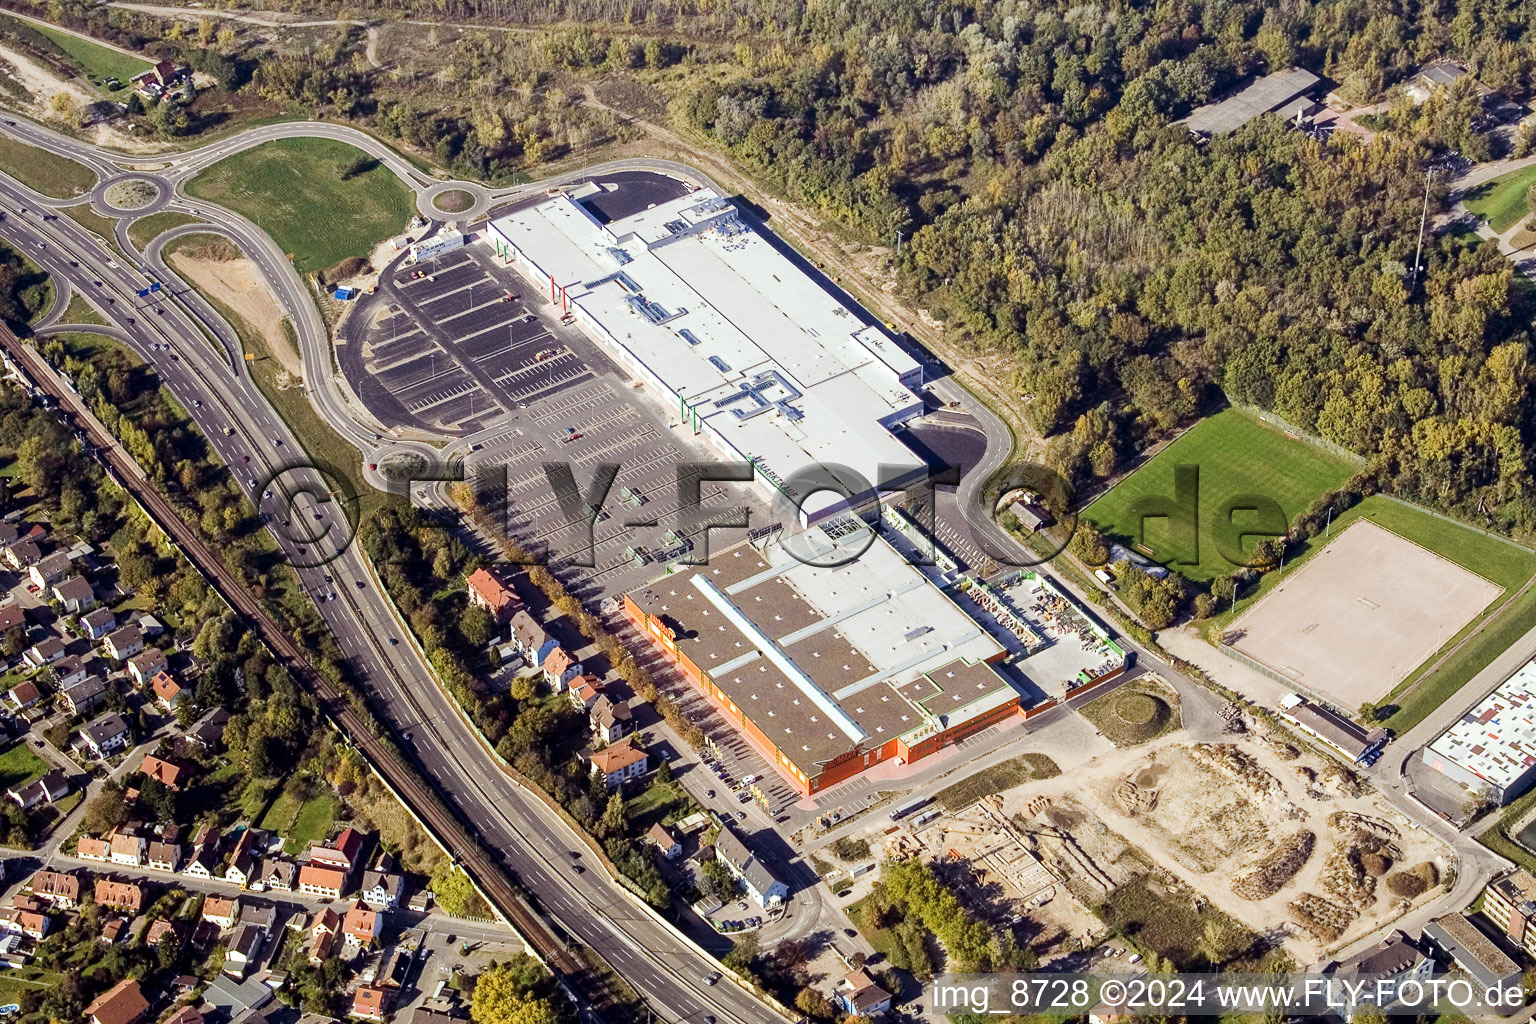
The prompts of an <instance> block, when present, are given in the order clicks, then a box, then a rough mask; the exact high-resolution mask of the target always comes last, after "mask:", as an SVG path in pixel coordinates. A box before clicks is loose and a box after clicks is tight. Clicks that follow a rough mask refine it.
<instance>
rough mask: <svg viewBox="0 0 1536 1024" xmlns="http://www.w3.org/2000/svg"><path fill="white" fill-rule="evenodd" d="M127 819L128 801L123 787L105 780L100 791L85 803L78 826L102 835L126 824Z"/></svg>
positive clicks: (93, 833)
mask: <svg viewBox="0 0 1536 1024" xmlns="http://www.w3.org/2000/svg"><path fill="white" fill-rule="evenodd" d="M127 821H128V802H127V800H126V799H125V798H124V795H123V787H122V785H121V784H120V783H117V782H113V781H110V780H109V781H107V782H106V783H104V784H103V785H102V787H101V792H99V793H97V794H96V795H95V796H94V797H92V798H91V802H90V803H89V804H88V805H86V808H85V816H84V818H82V819H81V822H80V826H81V828H83V829H85V831H87V832H89V833H91V834H92V835H102V834H103V833H106V832H110V831H112V830H113V829H114V828H118V827H119V826H121V825H124V824H126V823H127Z"/></svg>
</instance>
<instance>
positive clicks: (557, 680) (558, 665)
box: [540, 645, 581, 693]
mask: <svg viewBox="0 0 1536 1024" xmlns="http://www.w3.org/2000/svg"><path fill="white" fill-rule="evenodd" d="M540 667H541V668H542V669H543V670H544V681H545V682H547V683H548V684H549V685H550V688H551V689H553V690H554V691H555V692H556V693H559V692H560V691H561V690H563V689H565V684H566V683H568V682H570V681H571V680H572V679H575V678H576V677H577V676H579V675H581V662H579V661H577V660H576V659H575V658H573V657H571V656H570V654H569V653H568V652H567V651H566V649H565V648H564V647H561V646H559V645H556V646H555V647H553V648H551V649H550V652H549V653H548V654H546V655H544V664H543V665H541V666H540Z"/></svg>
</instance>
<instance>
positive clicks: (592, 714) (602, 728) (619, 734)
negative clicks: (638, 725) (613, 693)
mask: <svg viewBox="0 0 1536 1024" xmlns="http://www.w3.org/2000/svg"><path fill="white" fill-rule="evenodd" d="M587 721H588V724H590V725H591V726H592V734H593V735H594V736H596V737H597V741H598V742H599V743H602V744H609V743H614V742H617V741H618V740H620V739H622V738H623V737H625V736H628V735H629V734H630V733H631V732H632V731H633V730H634V728H635V723H634V719H633V718H632V717H631V715H630V711H629V705H628V704H626V703H623V702H621V701H614V700H610V699H609V697H608V695H607V694H601V695H600V696H599V697H598V698H597V700H596V701H594V702H593V703H592V709H591V711H589V712H588V713H587Z"/></svg>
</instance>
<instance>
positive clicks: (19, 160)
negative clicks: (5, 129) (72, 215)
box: [0, 135, 96, 199]
mask: <svg viewBox="0 0 1536 1024" xmlns="http://www.w3.org/2000/svg"><path fill="white" fill-rule="evenodd" d="M0 171H4V172H5V173H6V174H9V175H10V176H11V177H13V178H15V179H16V180H17V181H19V182H21V183H22V184H23V185H28V186H30V187H31V188H33V189H35V190H36V191H38V192H41V193H42V194H43V195H45V196H52V197H53V198H54V199H73V198H74V197H75V196H78V195H80V194H81V193H83V192H88V191H90V189H91V187H92V186H93V185H95V184H96V175H95V174H93V173H92V172H91V169H90V168H89V167H86V166H85V165H84V164H77V163H75V162H74V161H73V160H69V159H67V158H65V157H62V156H55V155H54V154H52V153H50V152H48V151H47V150H45V149H38V148H37V147H36V146H29V145H27V144H26V143H25V142H17V141H16V140H15V139H13V138H10V137H9V136H5V135H0Z"/></svg>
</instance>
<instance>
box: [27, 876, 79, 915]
mask: <svg viewBox="0 0 1536 1024" xmlns="http://www.w3.org/2000/svg"><path fill="white" fill-rule="evenodd" d="M31 890H32V896H33V898H35V899H37V900H40V901H42V902H44V903H47V904H49V905H50V906H52V907H54V908H55V909H57V910H73V909H75V908H76V907H78V906H79V905H80V876H79V875H72V874H70V873H69V872H67V871H48V870H46V869H45V870H43V871H39V872H38V873H37V874H35V875H33V876H32V884H31Z"/></svg>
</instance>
